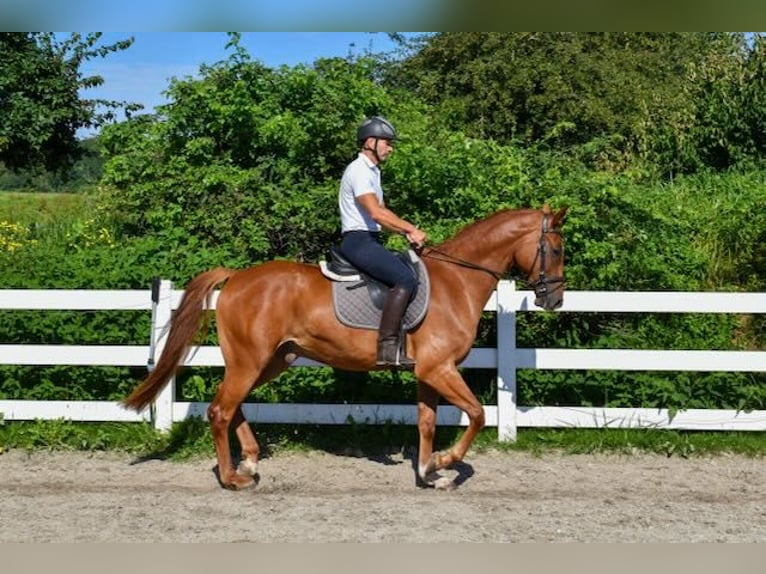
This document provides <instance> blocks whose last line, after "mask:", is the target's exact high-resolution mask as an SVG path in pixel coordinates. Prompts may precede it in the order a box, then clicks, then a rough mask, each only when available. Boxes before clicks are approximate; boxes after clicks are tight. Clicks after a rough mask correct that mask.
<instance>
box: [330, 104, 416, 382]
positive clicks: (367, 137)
mask: <svg viewBox="0 0 766 574" xmlns="http://www.w3.org/2000/svg"><path fill="white" fill-rule="evenodd" d="M395 139H396V131H395V130H394V127H393V126H392V125H391V123H390V122H389V121H388V120H386V119H385V118H382V117H379V116H375V117H372V118H368V119H366V120H365V121H364V122H363V123H362V124H361V125H360V126H359V129H358V130H357V134H356V141H357V145H358V146H359V154H358V155H357V157H356V159H355V160H354V161H352V162H351V163H350V164H349V165H348V166H347V167H346V169H345V171H344V172H343V177H342V178H341V182H340V190H339V193H338V204H339V207H340V220H341V231H342V234H343V241H342V242H341V246H340V251H341V254H342V255H343V256H344V257H345V258H346V259H348V261H349V262H350V263H351V264H353V265H354V266H355V267H357V268H358V269H360V270H361V271H363V272H364V273H367V274H368V275H370V276H371V277H373V278H374V279H377V280H378V281H380V282H381V283H384V284H386V285H387V286H388V287H389V291H388V295H387V297H386V300H385V303H384V304H383V309H382V315H381V318H380V327H379V329H378V346H377V360H376V365H378V366H390V367H399V368H405V369H412V368H414V366H415V361H413V360H412V359H411V358H409V357H407V356H406V355H405V354H404V353H401V354H400V352H399V351H400V348H401V339H400V337H401V322H402V316H403V315H404V312H405V310H406V308H407V304H408V303H409V301H410V299H411V297H412V295H413V293H414V291H415V289H416V288H417V278H416V277H415V275H414V274H413V273H412V270H411V269H410V268H409V267H408V266H407V265H406V264H405V263H403V262H402V261H401V260H400V259H399V258H398V257H397V256H396V255H395V254H394V253H392V252H391V251H389V250H388V249H386V248H385V247H384V246H383V244H382V242H381V237H380V231H381V228H385V229H387V230H389V231H393V232H395V233H401V234H403V235H404V236H405V237H406V238H407V240H408V241H409V242H410V244H412V245H413V246H415V247H422V246H423V244H424V242H425V240H426V233H425V232H424V231H423V230H421V229H418V228H417V226H415V225H413V224H412V223H410V222H408V221H406V220H404V219H402V218H401V217H399V216H398V215H397V214H396V213H394V212H393V211H391V209H389V208H388V207H386V204H385V201H384V199H383V188H382V186H381V176H380V167H379V165H380V164H381V163H383V162H384V161H386V159H388V157H389V156H390V155H391V152H393V150H394V148H393V142H394V140H395Z"/></svg>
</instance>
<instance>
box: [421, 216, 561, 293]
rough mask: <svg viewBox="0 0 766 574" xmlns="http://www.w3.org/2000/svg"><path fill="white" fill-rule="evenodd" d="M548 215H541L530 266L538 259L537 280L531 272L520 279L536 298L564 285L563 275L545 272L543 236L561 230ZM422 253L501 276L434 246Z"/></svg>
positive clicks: (546, 251)
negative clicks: (538, 233)
mask: <svg viewBox="0 0 766 574" xmlns="http://www.w3.org/2000/svg"><path fill="white" fill-rule="evenodd" d="M550 217H551V216H550V215H548V214H545V215H543V223H542V229H541V230H540V240H539V241H538V243H537V253H536V254H535V259H534V261H533V262H532V266H531V268H532V269H534V267H535V263H537V260H538V259H539V260H540V271H539V272H538V274H537V280H535V281H534V282H532V280H531V274H530V275H528V276H527V278H526V279H521V281H522V282H523V283H524V284H526V285H528V286H529V287H531V288H532V289H534V292H535V296H536V297H537V298H544V297H546V296H547V295H548V294H549V293H552V292H555V291H558V290H559V289H562V288H563V287H564V277H563V276H555V277H548V276H546V274H545V263H546V257H547V256H548V244H547V242H546V241H545V236H546V235H547V234H549V233H555V234H556V235H559V236H560V235H561V231H560V230H559V229H556V228H552V227H550ZM422 255H423V257H428V258H430V259H435V260H437V261H444V262H446V263H453V264H455V265H459V266H460V267H466V268H468V269H475V270H476V271H483V272H484V273H487V274H489V275H491V276H492V277H494V278H495V280H497V281H499V280H500V279H502V278H503V273H501V272H498V271H496V270H494V269H490V268H489V267H484V266H482V265H478V264H476V263H472V262H471V261H466V260H465V259H461V258H459V257H455V256H454V255H450V254H449V253H446V252H444V251H441V250H440V249H437V248H435V247H428V248H427V249H426V250H425V251H424V252H423V254H422ZM435 255H436V256H435ZM552 285H555V287H553V288H552V289H549V287H550V286H552Z"/></svg>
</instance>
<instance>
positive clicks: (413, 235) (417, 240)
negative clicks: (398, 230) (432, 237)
mask: <svg viewBox="0 0 766 574" xmlns="http://www.w3.org/2000/svg"><path fill="white" fill-rule="evenodd" d="M405 237H407V241H409V242H410V244H412V245H414V246H415V247H423V245H424V244H425V242H426V239H427V238H428V236H427V235H426V232H425V231H423V230H422V229H418V228H417V227H416V228H415V229H413V230H412V231H410V232H409V233H407V234H406V235H405Z"/></svg>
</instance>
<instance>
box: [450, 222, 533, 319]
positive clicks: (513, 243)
mask: <svg viewBox="0 0 766 574" xmlns="http://www.w3.org/2000/svg"><path fill="white" fill-rule="evenodd" d="M538 217H539V215H536V212H534V211H532V210H523V211H508V212H503V213H499V214H495V215H494V216H492V217H490V218H488V219H486V220H483V221H480V222H477V223H475V224H473V225H471V226H469V227H467V228H466V229H464V230H463V231H461V232H460V233H458V234H457V235H456V236H455V237H453V238H452V239H450V240H448V241H446V242H445V243H443V244H442V246H439V247H438V249H439V250H440V251H443V252H444V253H447V254H448V255H449V256H450V257H452V258H455V259H456V260H458V259H459V260H462V261H465V262H469V263H471V264H473V265H475V266H477V267H482V268H484V269H485V270H486V271H481V270H478V269H472V268H469V267H466V266H461V265H459V264H449V263H447V265H452V266H453V267H454V268H453V269H450V275H451V276H452V278H453V281H455V282H457V283H459V284H460V289H461V290H462V292H463V293H464V295H465V297H466V299H467V300H468V301H471V302H472V303H471V305H470V306H471V308H472V314H473V315H478V316H480V315H481V312H482V310H483V309H484V305H485V304H486V302H487V300H488V299H489V297H490V295H491V294H492V292H493V291H494V290H495V288H496V287H497V277H494V276H493V273H497V274H503V273H505V272H506V271H507V270H508V268H509V267H510V266H511V263H512V262H513V260H514V256H515V252H516V249H517V245H518V243H519V241H520V240H521V239H522V238H523V237H524V236H526V235H527V234H528V233H529V231H530V229H533V228H535V227H537V226H539V223H538V222H537V219H536V218H538ZM477 320H478V319H477Z"/></svg>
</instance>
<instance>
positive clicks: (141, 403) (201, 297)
mask: <svg viewBox="0 0 766 574" xmlns="http://www.w3.org/2000/svg"><path fill="white" fill-rule="evenodd" d="M234 273H236V271H235V270H233V269H226V268H223V267H217V268H215V269H211V270H210V271H206V272H204V273H201V274H199V275H197V276H196V277H195V278H194V279H192V281H191V282H190V283H189V285H188V286H187V287H186V290H185V291H184V293H183V297H182V299H181V305H180V306H179V307H178V309H177V310H176V311H175V313H173V320H172V322H171V326H170V333H168V339H167V342H166V343H165V348H164V349H163V351H162V355H161V356H160V358H159V361H157V364H156V365H155V367H154V369H153V370H152V372H151V373H149V376H147V377H146V378H145V379H144V380H143V382H142V383H141V384H140V385H139V386H138V387H136V388H135V389H134V390H133V392H132V393H130V395H129V396H128V397H127V398H125V399H124V400H123V401H122V403H123V404H124V405H125V406H126V407H128V408H131V409H135V410H136V411H141V410H142V409H143V408H144V407H146V405H148V404H149V403H151V402H153V401H154V399H155V398H156V397H157V395H158V394H160V391H161V390H162V389H163V388H164V387H165V385H166V384H167V383H168V381H169V380H170V378H171V377H172V376H173V375H175V373H176V371H178V369H179V368H180V366H181V363H182V362H183V360H184V359H185V358H186V356H187V354H188V351H189V346H190V345H191V342H192V340H193V339H194V338H195V335H197V334H198V333H199V332H201V331H203V330H207V327H208V321H204V323H203V321H202V319H203V313H204V312H205V311H206V309H209V308H210V298H211V295H212V292H213V289H215V288H216V286H217V285H218V284H219V283H222V282H223V281H225V280H227V279H228V278H229V277H231V276H232V275H234Z"/></svg>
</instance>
